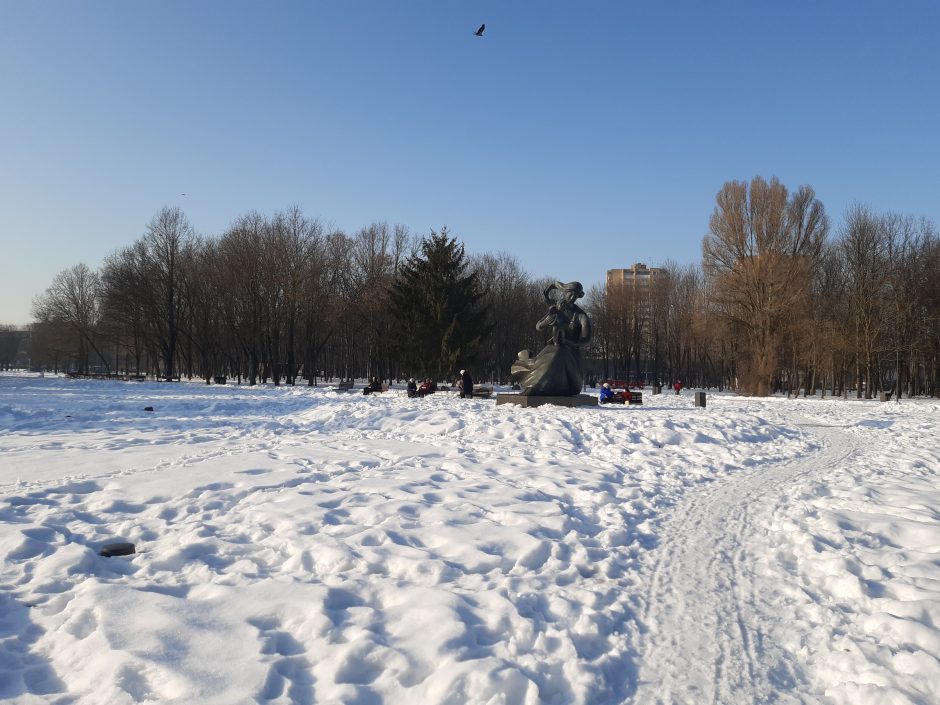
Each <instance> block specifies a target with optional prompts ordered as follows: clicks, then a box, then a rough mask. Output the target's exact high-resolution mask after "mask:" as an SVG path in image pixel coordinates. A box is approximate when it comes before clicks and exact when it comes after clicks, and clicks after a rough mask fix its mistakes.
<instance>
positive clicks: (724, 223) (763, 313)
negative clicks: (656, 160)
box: [702, 177, 828, 395]
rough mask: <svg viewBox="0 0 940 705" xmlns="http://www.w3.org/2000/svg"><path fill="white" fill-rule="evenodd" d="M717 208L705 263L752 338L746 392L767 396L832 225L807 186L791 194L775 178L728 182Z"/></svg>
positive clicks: (705, 244) (729, 308)
mask: <svg viewBox="0 0 940 705" xmlns="http://www.w3.org/2000/svg"><path fill="white" fill-rule="evenodd" d="M716 201H717V205H716V207H715V211H714V213H712V216H711V220H710V223H709V234H708V235H706V236H705V239H704V241H703V244H702V252H703V257H704V264H705V266H706V267H707V268H709V269H710V270H711V272H712V274H713V276H715V277H716V287H715V295H716V296H717V297H719V298H720V299H721V300H722V301H723V302H724V303H726V304H727V308H726V311H727V313H728V315H729V316H730V317H731V319H732V320H733V321H734V322H735V323H736V324H737V325H738V326H739V327H740V329H741V331H742V333H743V334H744V335H745V336H746V338H747V355H746V358H745V359H744V360H743V361H742V362H744V365H743V367H744V369H743V370H739V372H743V374H744V385H745V388H746V389H747V390H748V391H751V392H753V393H756V394H760V395H766V394H768V393H769V392H770V390H771V385H772V381H773V376H774V373H775V371H776V370H777V366H778V364H779V362H780V360H779V359H778V353H779V348H780V344H781V341H782V336H784V335H786V334H787V332H788V331H787V322H788V320H790V319H791V316H790V314H791V311H792V309H793V308H794V307H795V306H797V305H799V304H800V303H801V302H802V301H803V300H804V299H805V297H806V296H808V293H809V282H810V274H811V272H812V271H813V268H814V267H815V265H816V263H817V261H818V258H819V255H820V250H821V247H822V243H823V240H824V238H825V236H826V233H827V230H828V220H827V218H826V214H825V210H824V209H823V206H822V204H821V203H820V202H819V201H818V200H817V199H816V197H815V194H814V192H813V190H812V189H811V188H810V187H809V186H801V187H800V188H799V189H798V190H797V191H796V192H795V193H793V194H792V195H791V194H789V193H788V191H787V189H786V187H785V186H784V185H783V184H781V183H780V182H779V181H778V180H777V179H776V178H774V179H771V181H770V182H767V181H765V180H764V179H762V178H760V177H755V178H754V179H752V180H751V182H750V183H749V184H748V183H745V182H743V181H732V182H728V183H726V184H725V185H724V186H723V187H722V189H721V191H719V192H718V195H717V197H716Z"/></svg>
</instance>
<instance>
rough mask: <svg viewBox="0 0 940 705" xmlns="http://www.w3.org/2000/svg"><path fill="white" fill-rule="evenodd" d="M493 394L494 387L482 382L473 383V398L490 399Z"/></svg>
mask: <svg viewBox="0 0 940 705" xmlns="http://www.w3.org/2000/svg"><path fill="white" fill-rule="evenodd" d="M491 396H493V388H492V387H487V386H484V385H482V384H474V385H473V398H474V399H489V398H490V397H491Z"/></svg>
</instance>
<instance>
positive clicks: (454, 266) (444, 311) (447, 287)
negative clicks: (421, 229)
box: [391, 227, 490, 380]
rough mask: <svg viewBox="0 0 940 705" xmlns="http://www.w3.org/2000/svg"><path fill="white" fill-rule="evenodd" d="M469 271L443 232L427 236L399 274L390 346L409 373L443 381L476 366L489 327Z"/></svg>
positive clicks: (452, 240) (393, 292)
mask: <svg viewBox="0 0 940 705" xmlns="http://www.w3.org/2000/svg"><path fill="white" fill-rule="evenodd" d="M468 269H469V264H468V262H467V260H466V258H465V255H464V248H463V245H461V244H460V243H458V242H457V240H456V239H455V238H451V237H450V235H449V234H448V232H447V228H446V227H445V228H442V229H441V232H440V233H436V232H434V231H433V230H432V231H431V235H430V236H429V237H427V238H425V239H424V240H423V241H422V242H421V248H420V251H419V252H418V253H416V254H415V255H413V256H412V257H410V258H408V260H406V261H405V263H404V264H403V265H402V267H401V269H400V270H399V273H398V277H397V279H396V281H395V285H394V286H393V287H392V290H391V302H392V308H393V310H394V312H395V316H396V318H397V322H398V326H399V328H398V330H397V332H396V334H395V340H394V343H395V348H396V350H397V352H398V356H399V359H400V361H401V363H402V365H403V366H404V367H405V368H406V369H407V370H408V371H410V372H414V373H417V374H419V375H420V376H422V377H431V378H432V379H435V380H443V379H446V378H447V377H448V376H449V375H452V374H454V373H455V372H457V371H458V370H459V369H460V368H461V367H466V368H472V367H473V364H474V363H475V362H476V359H477V355H478V353H479V349H480V343H481V342H482V341H483V340H484V338H485V337H486V336H487V335H488V334H489V332H490V327H489V325H488V324H487V317H488V310H487V308H486V307H485V306H484V305H483V304H482V298H483V292H482V291H481V289H480V283H479V277H478V275H477V272H475V271H468Z"/></svg>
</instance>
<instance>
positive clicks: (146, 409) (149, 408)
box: [144, 406, 153, 411]
mask: <svg viewBox="0 0 940 705" xmlns="http://www.w3.org/2000/svg"><path fill="white" fill-rule="evenodd" d="M144 411H153V407H152V406H145V407H144Z"/></svg>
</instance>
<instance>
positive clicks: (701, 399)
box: [695, 392, 705, 409]
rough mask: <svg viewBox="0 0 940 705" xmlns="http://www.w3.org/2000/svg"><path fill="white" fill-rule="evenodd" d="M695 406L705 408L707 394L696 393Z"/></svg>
mask: <svg viewBox="0 0 940 705" xmlns="http://www.w3.org/2000/svg"><path fill="white" fill-rule="evenodd" d="M695 406H700V407H701V408H703V409H704V408H705V392H696V393H695Z"/></svg>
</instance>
